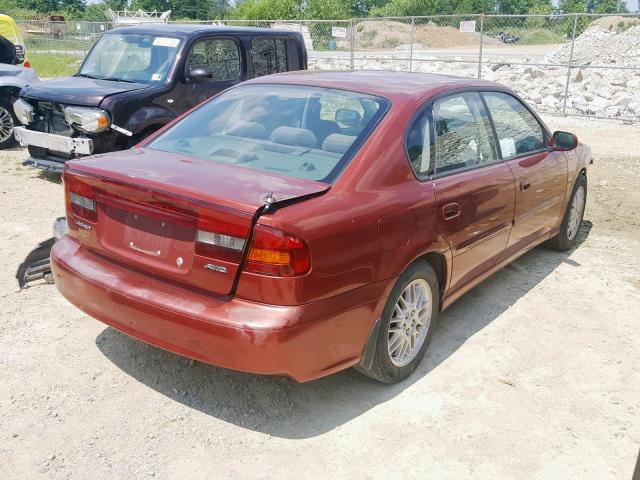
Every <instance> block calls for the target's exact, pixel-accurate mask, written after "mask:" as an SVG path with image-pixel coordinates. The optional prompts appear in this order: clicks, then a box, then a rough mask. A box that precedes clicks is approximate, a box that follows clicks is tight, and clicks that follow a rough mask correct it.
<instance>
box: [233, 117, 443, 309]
mask: <svg viewBox="0 0 640 480" xmlns="http://www.w3.org/2000/svg"><path fill="white" fill-rule="evenodd" d="M412 111H413V110H412V109H408V110H407V109H396V110H395V111H394V109H393V108H392V109H391V110H390V111H389V112H388V114H387V117H386V118H385V119H384V121H383V122H382V123H381V124H380V125H379V126H378V128H377V130H375V131H374V134H373V135H372V136H371V137H370V138H369V140H368V142H367V143H365V145H364V146H363V147H362V149H361V150H360V152H359V153H358V154H357V155H356V156H355V157H354V158H353V160H352V161H351V163H350V164H349V166H348V167H347V169H346V170H345V171H344V172H343V174H342V176H341V177H340V178H339V179H338V180H337V181H336V183H335V184H334V185H333V186H332V188H331V190H329V191H328V192H327V193H326V194H324V195H322V196H319V197H316V198H313V199H310V200H306V201H304V202H303V203H300V204H296V205H292V206H289V207H286V208H284V209H282V210H279V211H276V212H275V213H273V214H270V215H264V216H262V217H261V218H260V220H259V223H260V224H264V225H268V226H272V227H275V228H278V229H280V230H283V231H285V232H288V233H292V234H294V235H297V236H299V237H300V238H303V239H304V240H305V241H307V243H308V244H309V248H310V251H311V271H310V272H309V273H308V274H307V275H305V276H303V277H301V278H297V279H285V278H274V279H273V280H272V281H269V282H265V281H261V277H260V276H258V275H252V274H249V273H246V272H245V273H243V274H242V275H241V278H240V281H239V284H238V290H237V294H238V296H240V297H242V298H250V299H254V300H257V301H262V302H265V303H276V302H282V300H283V298H284V301H285V304H300V303H307V302H312V301H317V300H321V299H324V298H328V297H331V296H335V295H339V294H341V293H344V292H348V291H350V290H353V289H357V288H360V287H365V286H369V287H371V288H372V289H374V290H375V292H377V293H376V295H378V298H381V297H385V296H387V295H388V293H389V291H390V289H391V288H392V287H393V284H394V283H395V279H396V277H397V276H398V275H400V274H401V273H402V272H403V271H404V269H405V268H406V267H407V266H408V265H409V264H410V263H411V262H412V261H414V260H415V259H416V258H418V257H419V256H421V255H423V254H424V253H426V252H428V251H438V252H443V253H444V252H446V251H447V246H446V243H445V242H444V240H443V239H442V238H441V237H440V236H439V235H438V232H437V229H436V227H435V219H436V216H435V208H436V207H435V196H434V187H433V184H432V183H431V182H425V183H420V182H418V181H417V180H416V178H415V177H414V175H413V173H412V172H411V169H410V167H409V164H408V161H407V159H406V156H405V151H404V139H403V132H404V127H405V125H406V122H407V121H408V118H409V116H410V114H411V113H412Z"/></svg>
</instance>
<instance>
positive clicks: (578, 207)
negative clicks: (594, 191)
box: [567, 186, 585, 240]
mask: <svg viewBox="0 0 640 480" xmlns="http://www.w3.org/2000/svg"><path fill="white" fill-rule="evenodd" d="M584 203H585V194H584V187H583V186H580V187H578V189H577V190H576V193H575V195H574V196H573V201H572V202H571V209H570V210H569V221H568V222H567V238H568V239H569V240H573V239H574V237H575V236H576V235H577V234H578V230H580V223H581V222H582V212H583V211H584Z"/></svg>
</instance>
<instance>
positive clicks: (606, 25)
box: [589, 15, 640, 32]
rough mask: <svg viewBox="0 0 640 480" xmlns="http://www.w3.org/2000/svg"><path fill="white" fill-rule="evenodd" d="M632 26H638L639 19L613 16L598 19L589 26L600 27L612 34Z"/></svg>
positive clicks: (639, 23)
mask: <svg viewBox="0 0 640 480" xmlns="http://www.w3.org/2000/svg"><path fill="white" fill-rule="evenodd" d="M634 25H640V18H637V17H621V16H619V15H614V16H613V17H600V18H598V19H597V20H594V21H593V22H591V23H590V24H589V26H590V27H600V28H603V29H605V30H610V31H614V32H621V31H624V30H626V29H627V28H629V27H632V26H634Z"/></svg>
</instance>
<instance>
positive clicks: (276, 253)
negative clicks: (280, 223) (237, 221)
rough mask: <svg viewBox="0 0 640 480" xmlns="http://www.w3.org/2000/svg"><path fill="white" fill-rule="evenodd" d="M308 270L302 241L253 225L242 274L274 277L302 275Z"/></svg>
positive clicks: (305, 249)
mask: <svg viewBox="0 0 640 480" xmlns="http://www.w3.org/2000/svg"><path fill="white" fill-rule="evenodd" d="M310 267H311V255H310V253H309V247H308V246H307V244H306V243H305V241H304V240H301V239H300V238H298V237H296V236H295V235H290V234H288V233H284V232H281V231H280V230H276V229H274V228H270V227H265V226H263V225H256V226H255V228H254V231H253V239H252V242H251V250H249V256H248V258H247V265H246V271H248V272H253V273H260V274H263V275H272V276H278V277H295V276H298V275H304V274H305V273H307V272H308V271H309V268H310Z"/></svg>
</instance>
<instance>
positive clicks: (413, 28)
mask: <svg viewBox="0 0 640 480" xmlns="http://www.w3.org/2000/svg"><path fill="white" fill-rule="evenodd" d="M415 41H416V17H411V45H410V46H409V71H410V72H413V44H414V43H415Z"/></svg>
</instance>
